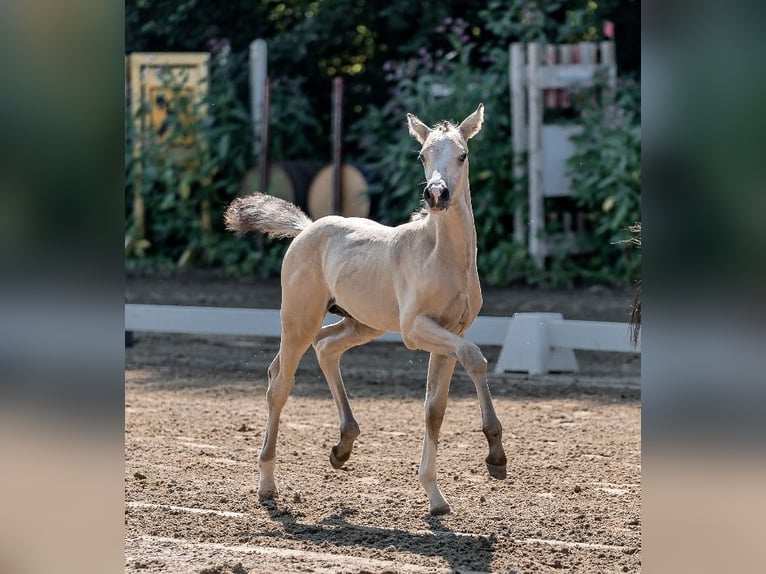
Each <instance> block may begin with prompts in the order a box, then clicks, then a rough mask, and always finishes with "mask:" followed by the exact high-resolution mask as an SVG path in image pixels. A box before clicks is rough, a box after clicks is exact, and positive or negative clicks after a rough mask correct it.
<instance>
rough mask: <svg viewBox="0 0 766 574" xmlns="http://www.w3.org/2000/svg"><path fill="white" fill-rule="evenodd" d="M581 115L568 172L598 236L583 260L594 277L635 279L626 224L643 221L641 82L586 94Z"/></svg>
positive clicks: (635, 256) (636, 256)
mask: <svg viewBox="0 0 766 574" xmlns="http://www.w3.org/2000/svg"><path fill="white" fill-rule="evenodd" d="M588 101H590V104H589V105H587V106H586V107H585V108H584V110H583V112H582V114H581V124H582V126H583V132H582V134H580V135H579V136H576V137H575V138H573V140H574V142H575V146H576V154H575V156H574V157H572V158H571V160H570V163H569V166H570V175H571V178H572V190H573V195H574V198H575V201H576V202H577V205H578V206H579V207H580V208H582V209H583V210H584V211H585V212H586V213H587V218H588V221H589V223H590V227H591V228H592V233H593V234H594V235H595V237H596V238H597V240H596V241H593V242H592V244H591V247H592V249H593V252H592V253H591V254H590V256H589V258H588V260H587V261H586V262H585V271H584V275H585V276H586V277H588V278H589V279H592V280H601V281H604V280H606V281H634V280H636V279H637V278H638V275H639V271H640V265H641V255H640V250H639V249H637V248H636V247H635V246H634V245H633V244H632V243H631V242H630V241H629V239H630V238H631V236H632V234H631V232H630V230H629V227H630V226H632V225H634V224H636V223H637V222H639V221H640V220H641V101H640V85H639V84H637V83H636V82H634V81H632V80H623V81H620V82H619V83H618V86H617V93H616V96H615V99H614V101H609V100H606V103H603V104H602V103H600V102H599V100H598V99H597V98H595V97H594V98H590V99H589V100H588Z"/></svg>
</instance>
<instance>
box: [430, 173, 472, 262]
mask: <svg viewBox="0 0 766 574" xmlns="http://www.w3.org/2000/svg"><path fill="white" fill-rule="evenodd" d="M430 219H431V222H432V224H433V226H434V230H435V233H436V247H435V248H436V250H439V251H443V252H445V254H446V255H447V257H448V258H449V260H450V261H454V262H455V263H456V264H458V265H459V266H460V267H461V268H464V269H466V271H467V272H469V273H470V272H471V271H474V270H475V269H476V227H475V225H474V221H473V209H472V208H471V190H470V189H468V186H467V185H466V189H465V190H464V193H461V194H460V196H459V199H458V200H457V201H455V202H454V203H453V204H452V205H450V207H449V208H448V209H447V211H446V212H444V213H442V214H439V215H436V216H434V215H432V216H430Z"/></svg>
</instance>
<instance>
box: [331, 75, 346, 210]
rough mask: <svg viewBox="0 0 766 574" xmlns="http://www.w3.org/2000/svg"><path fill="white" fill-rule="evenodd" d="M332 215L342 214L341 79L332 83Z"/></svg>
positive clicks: (336, 78)
mask: <svg viewBox="0 0 766 574" xmlns="http://www.w3.org/2000/svg"><path fill="white" fill-rule="evenodd" d="M332 166H333V188H332V191H333V213H335V214H336V215H337V214H340V213H342V212H343V204H342V197H343V195H342V189H343V169H342V168H343V78H342V77H340V76H337V77H335V78H333V81H332Z"/></svg>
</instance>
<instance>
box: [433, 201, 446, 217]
mask: <svg viewBox="0 0 766 574" xmlns="http://www.w3.org/2000/svg"><path fill="white" fill-rule="evenodd" d="M447 209H449V203H444V204H439V205H434V206H433V207H429V208H428V213H430V214H432V215H439V214H441V213H444V212H445V211H447Z"/></svg>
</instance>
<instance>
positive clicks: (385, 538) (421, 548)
mask: <svg viewBox="0 0 766 574" xmlns="http://www.w3.org/2000/svg"><path fill="white" fill-rule="evenodd" d="M261 504H262V506H263V507H264V508H266V509H267V510H268V512H269V514H270V516H271V518H272V519H273V520H275V521H277V522H279V523H281V524H282V527H283V528H284V532H285V533H286V534H287V535H289V536H291V537H292V538H294V539H295V540H300V541H304V542H311V543H313V544H321V543H323V542H329V543H331V544H333V545H335V546H338V547H344V546H348V547H355V546H356V547H359V546H363V547H366V548H370V549H375V550H379V551H381V552H391V551H395V552H410V553H413V554H420V555H421V556H426V557H438V558H441V559H443V560H444V561H445V562H446V563H447V564H446V565H445V566H446V567H447V568H450V569H452V571H454V572H466V571H473V572H490V571H491V563H492V559H493V557H494V553H495V542H496V540H495V537H494V535H489V536H482V535H471V534H462V533H456V532H454V531H452V530H451V529H449V527H447V526H446V525H444V523H443V522H442V520H441V518H440V517H438V516H431V515H426V516H424V517H423V521H424V530H423V531H421V532H418V531H414V532H413V531H407V530H401V529H398V528H378V527H375V526H363V525H360V524H353V523H351V522H349V521H348V519H349V518H350V517H352V516H354V515H355V514H356V513H357V510H355V509H352V508H342V509H341V510H340V511H339V512H337V513H335V514H333V515H331V516H328V517H327V518H325V519H324V520H322V521H321V522H320V523H318V524H304V523H301V522H299V521H298V517H297V516H296V515H295V514H293V512H292V511H291V510H290V509H289V508H287V507H286V506H284V505H281V504H279V502H277V501H275V500H266V501H263V502H262V503H261ZM378 559H388V558H386V557H385V556H383V557H378ZM390 559H394V558H393V557H392V558H390Z"/></svg>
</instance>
